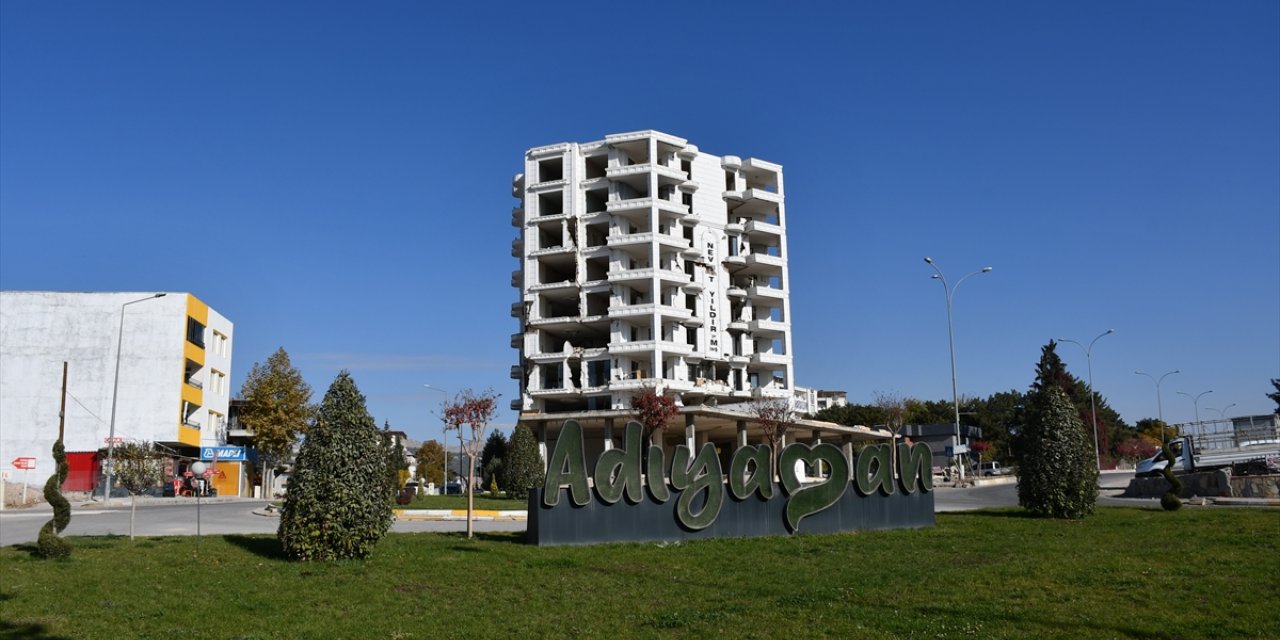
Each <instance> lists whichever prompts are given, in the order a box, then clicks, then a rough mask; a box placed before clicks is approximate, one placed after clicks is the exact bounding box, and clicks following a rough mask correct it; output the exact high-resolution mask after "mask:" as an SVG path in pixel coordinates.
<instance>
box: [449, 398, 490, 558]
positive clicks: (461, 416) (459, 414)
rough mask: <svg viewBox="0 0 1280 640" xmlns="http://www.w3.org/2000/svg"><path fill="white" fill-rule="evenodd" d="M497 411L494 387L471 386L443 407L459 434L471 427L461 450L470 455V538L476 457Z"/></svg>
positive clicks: (468, 508)
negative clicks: (480, 390)
mask: <svg viewBox="0 0 1280 640" xmlns="http://www.w3.org/2000/svg"><path fill="white" fill-rule="evenodd" d="M497 411H498V394H496V393H494V392H493V391H492V390H488V391H485V392H483V393H475V392H473V391H472V390H471V389H465V390H463V391H462V392H461V393H459V394H458V395H457V396H455V397H454V399H453V400H452V401H451V402H449V403H448V404H446V405H445V407H444V421H445V423H446V424H450V425H456V426H457V428H458V429H459V433H465V432H463V431H462V428H463V427H467V428H468V429H469V430H470V432H471V433H470V436H471V437H470V439H467V438H463V439H462V449H463V451H464V452H465V453H466V454H467V539H468V540H470V539H471V537H472V536H473V535H474V531H475V529H474V524H475V523H474V518H473V516H474V513H475V495H476V488H475V484H476V483H475V477H476V458H477V456H478V455H479V454H480V441H481V440H483V439H484V432H485V430H487V429H488V428H489V423H490V422H492V421H493V416H494V414H495V413H497Z"/></svg>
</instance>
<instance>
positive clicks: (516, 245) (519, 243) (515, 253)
mask: <svg viewBox="0 0 1280 640" xmlns="http://www.w3.org/2000/svg"><path fill="white" fill-rule="evenodd" d="M522 255H524V241H523V240H521V239H520V238H516V239H514V240H512V241H511V257H512V258H519V257H520V256H522Z"/></svg>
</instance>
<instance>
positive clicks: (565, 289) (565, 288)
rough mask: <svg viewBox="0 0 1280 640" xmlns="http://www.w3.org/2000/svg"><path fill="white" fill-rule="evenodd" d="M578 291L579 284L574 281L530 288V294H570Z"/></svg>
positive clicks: (536, 285)
mask: <svg viewBox="0 0 1280 640" xmlns="http://www.w3.org/2000/svg"><path fill="white" fill-rule="evenodd" d="M577 290H578V283H576V282H574V281H572V280H561V281H559V282H543V283H540V284H535V285H533V286H532V287H529V291H530V292H542V293H557V292H559V293H569V292H572V291H577Z"/></svg>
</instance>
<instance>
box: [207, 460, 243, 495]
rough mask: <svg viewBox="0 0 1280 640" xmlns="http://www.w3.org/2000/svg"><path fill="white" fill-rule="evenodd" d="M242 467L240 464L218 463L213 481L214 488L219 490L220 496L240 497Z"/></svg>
mask: <svg viewBox="0 0 1280 640" xmlns="http://www.w3.org/2000/svg"><path fill="white" fill-rule="evenodd" d="M206 464H209V463H206ZM240 465H241V463H239V462H219V463H218V470H217V473H215V474H213V478H211V481H212V483H213V488H214V489H217V490H218V495H219V496H238V495H240V473H241V469H240Z"/></svg>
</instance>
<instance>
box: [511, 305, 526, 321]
mask: <svg viewBox="0 0 1280 640" xmlns="http://www.w3.org/2000/svg"><path fill="white" fill-rule="evenodd" d="M523 315H524V303H523V302H512V303H511V317H512V318H519V317H521V316H523Z"/></svg>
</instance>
